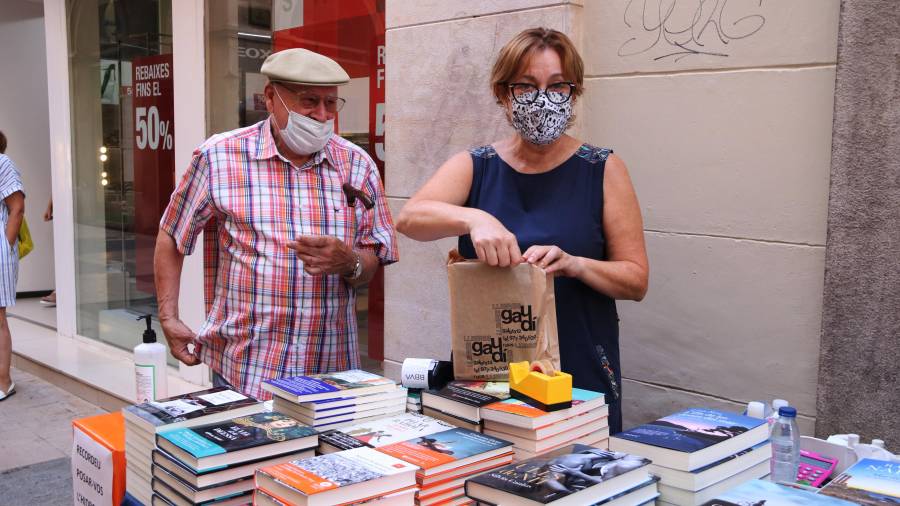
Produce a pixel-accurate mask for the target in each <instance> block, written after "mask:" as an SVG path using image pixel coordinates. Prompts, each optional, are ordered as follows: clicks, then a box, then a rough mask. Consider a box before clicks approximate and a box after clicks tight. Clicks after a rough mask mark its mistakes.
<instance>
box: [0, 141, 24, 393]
mask: <svg viewBox="0 0 900 506" xmlns="http://www.w3.org/2000/svg"><path fill="white" fill-rule="evenodd" d="M23 216H25V189H24V188H23V187H22V178H21V177H20V176H19V170H18V169H16V166H15V165H14V164H13V162H12V160H10V159H9V157H8V156H6V136H5V135H3V132H0V225H2V226H3V232H4V234H5V236H6V240H5V241H0V401H4V400H6V399H8V398H9V396H10V395H12V394H14V393H16V383H15V382H14V381H13V380H12V377H11V376H10V367H11V365H12V335H11V334H10V332H9V322H8V321H7V319H6V308H8V307H12V306H14V305H16V282H17V281H18V278H19V227H20V226H21V225H22V217H23Z"/></svg>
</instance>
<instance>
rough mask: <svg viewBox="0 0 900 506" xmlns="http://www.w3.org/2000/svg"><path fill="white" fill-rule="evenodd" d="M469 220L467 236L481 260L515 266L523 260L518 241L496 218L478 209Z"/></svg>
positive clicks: (492, 263)
mask: <svg viewBox="0 0 900 506" xmlns="http://www.w3.org/2000/svg"><path fill="white" fill-rule="evenodd" d="M472 211H476V212H475V213H473V214H474V216H473V218H471V220H470V224H469V236H470V237H471V238H472V245H473V246H475V254H477V255H478V259H479V260H481V261H482V262H484V263H486V264H488V265H490V266H493V267H498V266H499V267H511V266H512V267H515V266H516V265H519V264H520V263H522V262H523V261H524V258H523V257H522V251H521V250H519V242H518V241H517V240H516V236H515V235H513V233H512V232H510V231H509V230H507V229H506V227H504V226H503V224H502V223H500V221H499V220H498V219H497V218H494V217H493V216H491V215H490V214H488V213H486V212H484V211H481V210H478V209H473V210H472Z"/></svg>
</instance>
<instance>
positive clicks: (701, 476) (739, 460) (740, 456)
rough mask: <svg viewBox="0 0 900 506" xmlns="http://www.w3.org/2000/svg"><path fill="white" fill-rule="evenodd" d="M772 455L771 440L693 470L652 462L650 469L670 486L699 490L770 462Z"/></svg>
mask: <svg viewBox="0 0 900 506" xmlns="http://www.w3.org/2000/svg"><path fill="white" fill-rule="evenodd" d="M771 457H772V445H771V443H769V441H765V442H762V443H759V444H758V445H755V446H752V447H750V448H746V449H744V450H741V451H740V452H738V453H735V454H734V455H729V456H727V457H725V458H724V459H722V460H717V461H716V462H713V463H712V464H708V465H706V466H703V467H700V468H697V469H694V470H693V471H679V470H678V469H672V468H670V467H664V466H658V465H656V464H655V463H652V462H651V463H650V467H649V470H650V472H651V473H653V474H654V475H656V476H659V478H660V480H661V481H662V483H664V484H666V485H668V486H671V487H675V488H680V489H683V490H688V491H697V490H701V489H704V488H706V487H708V486H710V485H713V484H716V483H719V482H720V481H722V480H724V479H726V478H729V477H731V476H734V475H735V474H738V473H740V472H741V471H744V470H746V469H749V468H751V467H753V466H755V465H757V464H759V463H760V462H768V461H769V459H770V458H771Z"/></svg>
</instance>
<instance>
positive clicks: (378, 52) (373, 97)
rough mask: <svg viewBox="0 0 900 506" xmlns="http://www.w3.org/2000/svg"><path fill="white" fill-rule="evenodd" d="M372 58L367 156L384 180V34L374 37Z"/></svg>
mask: <svg viewBox="0 0 900 506" xmlns="http://www.w3.org/2000/svg"><path fill="white" fill-rule="evenodd" d="M373 56H374V58H373V61H372V63H373V65H372V73H371V74H370V75H369V154H370V155H372V159H374V160H375V163H376V164H377V165H378V171H379V172H381V178H382V179H384V32H381V33H380V34H377V35H375V51H374V55H373Z"/></svg>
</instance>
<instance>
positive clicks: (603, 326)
mask: <svg viewBox="0 0 900 506" xmlns="http://www.w3.org/2000/svg"><path fill="white" fill-rule="evenodd" d="M470 153H471V155H472V163H473V165H474V171H473V173H472V189H471V191H470V192H469V198H468V200H467V201H466V207H473V208H477V209H481V210H483V211H486V212H487V213H489V214H491V215H492V216H494V217H495V218H497V219H498V220H500V222H501V223H503V226H505V227H506V228H507V229H508V230H509V231H510V232H512V233H513V234H515V236H516V238H517V239H518V241H519V248H520V249H521V250H522V253H524V252H525V250H527V249H528V248H529V247H531V246H533V245H555V246H559V247H560V248H562V250H563V251H565V252H566V253H568V254H570V255H575V256H580V257H587V258H593V259H596V260H605V259H606V241H605V237H604V234H603V219H602V217H603V174H604V168H605V164H606V159H607V157H608V156H609V154H610V153H612V151H611V150H609V149H605V148H597V147H594V146H591V145H588V144H584V145H582V146H581V147H580V148H579V149H578V151H577V152H576V153H575V154H574V155H572V157H571V158H569V159H568V160H566V161H565V162H563V163H562V164H561V165H559V166H558V167H556V168H554V169H552V170H550V171H548V172H544V173H541V174H523V173H520V172H517V171H516V170H515V169H513V168H512V167H510V166H509V165H507V163H506V162H504V161H503V160H502V159H501V158H500V157H499V156H498V155H497V152H496V151H494V148H492V147H491V146H484V147H480V148H475V149H473V150H471V151H470ZM459 252H460V253H461V254H462V255H463V256H464V257H466V258H476V257H477V255H476V253H475V248H474V247H473V245H472V240H471V238H470V237H469V236H468V235H465V236H461V237H460V238H459ZM554 284H555V287H556V319H557V322H558V323H557V325H558V329H559V347H560V355H561V357H560V358H561V362H562V363H561V365H562V369H563V370H564V371H566V372H568V373H571V374H572V376H573V380H574V384H575V387H578V388H585V389H588V390H594V391H600V392H604V393H605V394H606V402H607V403H608V404H609V408H610V409H609V426H610V433H611V434H614V433H616V432H620V431H621V430H622V411H621V405H620V400H619V397H620V388H619V385H621V383H622V379H621V376H620V372H619V318H618V314H617V313H616V302H615V300H613V299H612V298H610V297H607V296H606V295H603V294H602V293H599V292H597V291H595V290H594V289H592V288H590V287H589V286H587V285H585V284H584V283H582V282H581V281H579V280H577V279H575V278H569V277H557V278H556V279H555V281H554Z"/></svg>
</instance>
